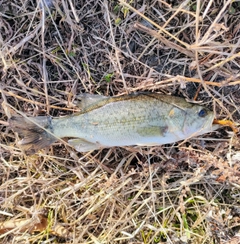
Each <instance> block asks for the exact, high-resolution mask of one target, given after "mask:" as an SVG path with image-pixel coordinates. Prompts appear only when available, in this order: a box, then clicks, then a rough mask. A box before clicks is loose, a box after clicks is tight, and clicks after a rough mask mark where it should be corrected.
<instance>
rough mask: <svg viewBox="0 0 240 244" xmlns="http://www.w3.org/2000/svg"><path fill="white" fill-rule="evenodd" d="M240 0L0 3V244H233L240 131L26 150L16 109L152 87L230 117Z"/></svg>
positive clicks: (233, 116)
mask: <svg viewBox="0 0 240 244" xmlns="http://www.w3.org/2000/svg"><path fill="white" fill-rule="evenodd" d="M239 14H240V2H239V1H233V0H228V1H227V0H226V1H212V0H209V1H205V0H204V1H200V0H196V1H191V0H185V1H183V0H177V1H171V0H158V1H157V0H150V1H134V0H131V1H124V0H120V1H114V0H112V1H110V0H109V1H107V0H102V1H100V0H95V1H92V0H89V1H83V0H55V1H51V0H48V1H47V0H40V1H34V0H28V1H16V0H12V1H7V0H0V77H1V81H0V90H1V97H0V103H1V107H0V116H1V119H0V128H1V134H0V161H1V164H0V173H1V179H0V180H1V186H0V202H1V205H0V238H1V242H2V243H174V244H176V243H179V244H180V243H230V244H234V243H240V234H239V230H240V200H239V199H240V171H239V170H240V145H239V134H234V133H233V132H232V131H231V129H229V128H227V127H223V128H222V129H219V130H218V131H217V132H214V133H211V134H208V135H206V136H204V138H194V139H191V140H188V141H186V142H183V143H182V142H180V143H175V144H173V145H164V146H161V147H146V148H139V147H126V148H110V149H103V150H99V151H94V152H89V153H84V154H82V153H77V152H76V151H75V150H74V149H73V148H71V147H70V146H68V145H67V143H62V142H58V143H55V144H54V145H53V146H52V147H50V148H47V149H44V150H41V151H39V152H38V153H37V154H35V155H32V156H26V155H25V154H24V152H23V151H22V150H21V149H20V148H19V147H18V146H17V141H18V137H17V135H16V134H14V133H13V131H11V129H10V128H9V126H8V122H7V121H8V118H9V117H10V116H11V115H13V114H24V115H27V116H38V115H46V114H48V115H51V116H63V115H67V114H72V113H74V112H75V111H76V110H77V108H76V107H75V106H74V100H75V98H76V95H77V94H79V93H98V94H103V95H107V96H108V95H119V94H126V93H131V92H136V91H154V92H161V93H165V94H172V95H177V96H182V97H185V98H187V99H189V100H197V101H199V102H200V103H201V104H204V105H205V106H208V107H209V108H211V109H213V110H214V112H215V114H216V118H218V119H229V120H232V121H234V122H235V123H236V124H237V125H238V123H239V119H240V110H239V105H240V90H239V87H240V86H239V84H240V80H239V76H240V74H239V63H240V21H239Z"/></svg>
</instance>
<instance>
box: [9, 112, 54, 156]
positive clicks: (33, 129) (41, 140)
mask: <svg viewBox="0 0 240 244" xmlns="http://www.w3.org/2000/svg"><path fill="white" fill-rule="evenodd" d="M9 125H10V127H11V128H12V129H13V131H15V132H17V133H18V134H19V137H20V138H22V140H21V141H20V142H19V143H18V144H19V145H20V146H21V147H22V148H23V150H24V151H25V152H26V154H28V155H31V154H34V153H36V152H37V151H38V150H40V149H42V148H45V147H47V146H50V145H51V144H52V143H54V142H55V141H57V138H56V137H55V136H53V135H52V133H53V128H52V123H51V118H50V117H48V116H39V117H35V118H27V117H26V118H25V117H20V116H13V117H11V118H10V119H9ZM49 132H50V133H49Z"/></svg>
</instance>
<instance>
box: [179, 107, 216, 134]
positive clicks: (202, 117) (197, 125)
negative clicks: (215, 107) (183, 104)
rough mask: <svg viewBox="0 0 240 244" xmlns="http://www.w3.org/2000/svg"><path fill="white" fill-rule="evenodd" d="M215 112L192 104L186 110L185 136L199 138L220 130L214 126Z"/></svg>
mask: <svg viewBox="0 0 240 244" xmlns="http://www.w3.org/2000/svg"><path fill="white" fill-rule="evenodd" d="M213 120H214V112H213V111H211V110H209V109H208V108H205V107H203V106H200V105H196V104H192V107H190V108H187V109H186V110H185V121H184V124H183V133H184V134H185V136H189V137H192V136H199V135H202V134H205V133H208V132H212V131H214V130H216V129H217V128H219V126H218V125H214V124H213Z"/></svg>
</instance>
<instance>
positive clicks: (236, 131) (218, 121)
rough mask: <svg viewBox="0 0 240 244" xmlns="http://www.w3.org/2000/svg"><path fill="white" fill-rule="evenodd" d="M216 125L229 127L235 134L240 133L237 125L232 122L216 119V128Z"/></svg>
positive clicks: (214, 124)
mask: <svg viewBox="0 0 240 244" xmlns="http://www.w3.org/2000/svg"><path fill="white" fill-rule="evenodd" d="M216 125H218V126H220V125H222V126H229V127H230V128H231V129H232V131H233V132H234V133H235V134H236V133H238V132H239V129H238V128H237V126H236V124H235V123H234V122H233V121H231V120H217V119H214V120H213V126H216Z"/></svg>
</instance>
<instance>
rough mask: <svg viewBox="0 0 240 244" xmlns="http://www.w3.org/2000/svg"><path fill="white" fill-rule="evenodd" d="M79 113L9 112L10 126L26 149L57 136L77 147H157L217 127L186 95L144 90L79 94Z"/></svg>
mask: <svg viewBox="0 0 240 244" xmlns="http://www.w3.org/2000/svg"><path fill="white" fill-rule="evenodd" d="M78 99H80V100H81V102H80V103H79V104H78V106H79V107H80V108H81V111H80V112H77V113H74V114H72V115H68V116H64V117H54V118H52V117H50V116H37V117H27V116H24V117H22V116H12V117H11V118H10V119H9V125H10V127H11V128H12V129H13V131H15V132H16V133H18V134H19V137H20V138H22V139H21V140H20V141H19V143H18V144H19V145H20V146H21V147H22V148H23V150H24V151H25V152H26V153H27V154H34V153H36V152H37V151H38V150H40V149H43V148H45V147H48V146H50V145H51V144H53V143H54V142H56V141H58V140H59V139H61V138H65V137H67V138H71V139H69V140H68V143H69V144H70V145H71V146H72V147H74V148H75V149H76V150H77V151H78V152H88V151H92V150H97V149H103V148H110V147H124V146H134V145H137V146H158V145H163V144H170V143H175V142H178V141H181V140H186V139H189V138H191V137H196V136H199V135H202V134H205V133H208V132H212V131H214V130H216V129H217V128H218V125H214V124H213V121H214V113H213V111H211V110H209V109H208V108H206V107H204V106H201V105H199V104H196V103H190V102H187V101H186V100H185V99H184V98H181V97H176V96H170V95H163V94H159V93H151V92H143V93H133V94H128V95H122V96H113V97H106V96H101V95H92V94H82V95H81V94H80V95H78Z"/></svg>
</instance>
